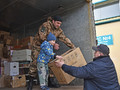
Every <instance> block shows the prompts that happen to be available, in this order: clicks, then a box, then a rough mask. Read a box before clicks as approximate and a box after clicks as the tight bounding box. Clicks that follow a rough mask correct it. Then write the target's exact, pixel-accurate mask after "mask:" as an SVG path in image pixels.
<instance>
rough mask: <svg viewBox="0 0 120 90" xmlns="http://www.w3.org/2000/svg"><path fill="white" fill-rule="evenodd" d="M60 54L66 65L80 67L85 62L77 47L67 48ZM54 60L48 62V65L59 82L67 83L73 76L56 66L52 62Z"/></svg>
mask: <svg viewBox="0 0 120 90" xmlns="http://www.w3.org/2000/svg"><path fill="white" fill-rule="evenodd" d="M62 56H63V60H64V62H65V64H67V65H72V66H76V67H81V66H84V65H86V64H87V63H86V61H85V59H84V57H83V55H82V53H81V51H80V49H79V48H76V49H74V50H68V51H67V52H65V53H64V54H63V55H62ZM54 61H55V60H54ZM54 61H51V62H49V64H48V66H49V67H50V69H51V70H52V71H53V73H54V75H55V77H56V78H57V80H58V82H59V84H69V83H70V82H71V81H72V80H74V79H75V77H73V76H71V75H68V74H67V73H65V72H64V71H63V70H62V69H61V68H57V67H56V66H55V64H54Z"/></svg>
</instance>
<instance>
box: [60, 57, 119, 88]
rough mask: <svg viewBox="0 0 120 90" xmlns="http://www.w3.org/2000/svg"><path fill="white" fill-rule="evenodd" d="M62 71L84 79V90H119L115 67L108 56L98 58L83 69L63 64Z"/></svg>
mask: <svg viewBox="0 0 120 90" xmlns="http://www.w3.org/2000/svg"><path fill="white" fill-rule="evenodd" d="M62 69H63V70H64V71H65V72H66V73H68V74H70V75H72V76H74V77H77V78H83V79H84V90H120V88H119V84H118V78H117V74H116V70H115V66H114V64H113V62H112V60H111V59H110V57H109V56H100V57H98V58H95V59H93V62H90V63H88V64H87V65H85V66H83V67H74V66H68V65H66V64H64V65H63V66H62Z"/></svg>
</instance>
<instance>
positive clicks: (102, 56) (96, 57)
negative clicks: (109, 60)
mask: <svg viewBox="0 0 120 90" xmlns="http://www.w3.org/2000/svg"><path fill="white" fill-rule="evenodd" d="M105 57H109V55H108V56H99V57H96V58H93V61H95V60H97V59H101V58H105Z"/></svg>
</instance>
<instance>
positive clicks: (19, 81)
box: [12, 75, 26, 88]
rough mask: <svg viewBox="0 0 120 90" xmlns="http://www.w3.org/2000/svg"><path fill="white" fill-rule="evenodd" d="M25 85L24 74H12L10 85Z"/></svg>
mask: <svg viewBox="0 0 120 90" xmlns="http://www.w3.org/2000/svg"><path fill="white" fill-rule="evenodd" d="M24 86H26V77H25V75H17V76H12V87H13V88H16V87H24Z"/></svg>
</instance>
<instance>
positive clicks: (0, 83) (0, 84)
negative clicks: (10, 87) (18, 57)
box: [0, 75, 5, 88]
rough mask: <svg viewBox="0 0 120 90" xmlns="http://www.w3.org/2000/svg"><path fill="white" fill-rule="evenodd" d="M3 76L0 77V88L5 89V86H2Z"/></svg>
mask: <svg viewBox="0 0 120 90" xmlns="http://www.w3.org/2000/svg"><path fill="white" fill-rule="evenodd" d="M4 81H5V80H4V75H3V76H1V77H0V88H1V87H5V84H4Z"/></svg>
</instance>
